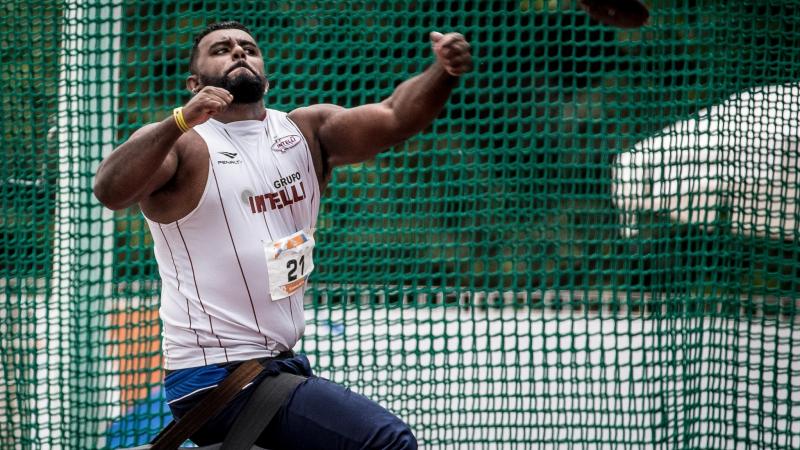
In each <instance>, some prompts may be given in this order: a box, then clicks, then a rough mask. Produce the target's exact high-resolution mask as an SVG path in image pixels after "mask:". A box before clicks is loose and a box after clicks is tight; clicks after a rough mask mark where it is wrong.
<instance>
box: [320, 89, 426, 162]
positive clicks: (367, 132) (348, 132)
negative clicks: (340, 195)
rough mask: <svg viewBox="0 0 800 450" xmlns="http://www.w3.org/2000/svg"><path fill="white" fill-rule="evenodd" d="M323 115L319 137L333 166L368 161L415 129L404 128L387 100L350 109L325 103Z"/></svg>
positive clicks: (406, 136) (409, 134)
mask: <svg viewBox="0 0 800 450" xmlns="http://www.w3.org/2000/svg"><path fill="white" fill-rule="evenodd" d="M319 106H320V107H322V106H323V105H319ZM323 116H324V117H323V118H322V120H321V121H320V122H321V123H320V127H319V130H318V139H319V144H320V146H321V147H322V149H323V151H324V152H325V154H326V155H327V157H328V161H329V163H330V164H331V166H339V165H343V164H353V163H358V162H362V161H366V160H368V159H371V158H373V157H374V156H375V155H377V154H378V153H380V152H382V151H384V150H386V149H387V148H389V147H391V146H393V145H396V144H398V143H400V142H402V141H403V140H404V139H406V138H408V137H409V136H411V135H412V134H413V133H414V130H407V131H406V130H404V129H403V127H402V126H401V124H400V123H398V120H397V117H396V116H395V114H394V111H393V110H392V109H391V107H390V105H389V104H388V103H387V102H382V103H373V104H369V105H363V106H358V107H355V108H350V109H344V108H341V107H336V106H331V105H325V111H324V113H323Z"/></svg>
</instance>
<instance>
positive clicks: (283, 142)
mask: <svg viewBox="0 0 800 450" xmlns="http://www.w3.org/2000/svg"><path fill="white" fill-rule="evenodd" d="M194 129H195V131H197V133H198V134H200V136H201V137H202V138H203V140H204V141H205V142H206V144H207V146H208V153H209V169H208V178H207V180H206V185H205V190H204V192H203V196H202V198H201V199H200V202H199V203H198V205H197V207H196V208H195V209H194V210H193V211H192V212H190V213H189V214H188V215H186V217H183V218H182V219H179V220H177V221H175V222H172V223H168V224H161V223H157V222H154V221H152V220H150V219H147V223H148V225H149V226H150V231H151V234H152V236H153V240H154V243H155V257H156V260H157V262H158V267H159V273H160V275H161V280H162V291H161V309H160V314H161V319H162V320H163V322H164V336H163V348H164V357H165V358H164V366H165V368H167V369H171V370H174V369H183V368H189V367H196V366H201V365H208V364H213V363H220V362H227V361H240V360H245V359H251V358H257V357H264V356H274V355H276V354H277V353H279V352H281V351H284V350H289V349H291V348H292V347H294V345H295V343H296V342H297V341H298V340H299V339H300V337H301V336H302V334H303V330H304V328H305V320H304V316H303V293H304V291H305V289H304V288H303V289H300V290H299V291H297V292H295V293H294V294H292V295H291V296H290V297H288V298H285V299H281V300H278V301H272V299H271V298H270V295H269V288H268V281H269V280H268V275H267V267H266V260H265V257H264V251H263V246H262V242H270V241H273V240H275V239H278V238H281V237H284V236H288V235H290V234H292V233H295V232H296V231H298V230H301V229H313V228H314V227H315V225H316V221H317V215H318V212H319V197H320V192H319V184H318V182H317V177H316V173H315V171H314V165H313V163H312V161H311V154H310V152H309V149H308V144H307V142H306V140H305V138H304V137H303V135H302V133H301V132H300V130H299V129H298V128H297V126H296V125H295V124H294V123H292V122H291V120H289V118H288V117H287V115H286V113H283V112H280V111H275V110H268V111H267V117H266V118H265V119H264V120H263V121H258V120H245V121H239V122H232V123H227V124H223V123H221V122H218V121H216V120H213V119H211V120H209V121H207V122H206V123H204V124H202V125H198V126H196V127H195V128H194Z"/></svg>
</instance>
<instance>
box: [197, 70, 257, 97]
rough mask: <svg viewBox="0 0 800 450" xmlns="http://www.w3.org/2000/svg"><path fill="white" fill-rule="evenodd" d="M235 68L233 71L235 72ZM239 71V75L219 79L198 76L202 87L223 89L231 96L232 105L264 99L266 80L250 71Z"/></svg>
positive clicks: (224, 76)
mask: <svg viewBox="0 0 800 450" xmlns="http://www.w3.org/2000/svg"><path fill="white" fill-rule="evenodd" d="M238 67H245V66H237V67H234V68H233V69H232V70H230V71H228V72H229V73H230V72H232V71H233V70H236V68H238ZM245 69H246V70H240V71H239V72H240V73H239V74H237V75H235V76H233V77H230V76H228V75H227V74H226V75H222V76H220V77H215V76H205V75H199V76H198V78H199V79H200V83H202V84H203V86H214V87H220V88H223V89H225V90H226V91H228V92H230V93H231V95H233V103H255V102H260V101H262V100H263V99H264V91H265V90H266V87H267V78H266V77H264V76H262V75H256V74H255V73H253V72H252V71H250V69H248V68H247V67H245Z"/></svg>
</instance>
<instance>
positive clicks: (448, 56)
mask: <svg viewBox="0 0 800 450" xmlns="http://www.w3.org/2000/svg"><path fill="white" fill-rule="evenodd" d="M431 47H432V48H433V53H434V54H435V55H436V61H437V62H438V63H439V64H441V65H442V67H443V68H444V70H445V71H446V72H447V73H449V74H450V75H452V76H454V77H457V76H460V75H463V74H465V73H467V72H469V71H470V70H472V54H471V53H470V46H469V42H467V40H466V39H465V38H464V36H463V35H461V34H459V33H447V34H442V33H439V32H437V31H433V32H431Z"/></svg>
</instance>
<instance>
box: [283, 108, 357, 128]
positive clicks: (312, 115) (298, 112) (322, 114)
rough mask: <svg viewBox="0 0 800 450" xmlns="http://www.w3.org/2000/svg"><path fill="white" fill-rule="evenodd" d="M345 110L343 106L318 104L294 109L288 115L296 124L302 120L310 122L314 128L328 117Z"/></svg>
mask: <svg viewBox="0 0 800 450" xmlns="http://www.w3.org/2000/svg"><path fill="white" fill-rule="evenodd" d="M343 109H344V108H342V107H341V106H338V105H334V104H331V103H318V104H316V105H309V106H302V107H300V108H297V109H293V110H292V111H290V112H289V114H288V115H289V119H291V120H293V121H295V122H297V121H298V120H301V121H303V122H308V124H309V125H312V126H313V125H319V124H321V123H322V122H324V121H325V119H326V118H327V117H328V116H330V115H331V114H334V113H336V112H338V111H341V110H343Z"/></svg>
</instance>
